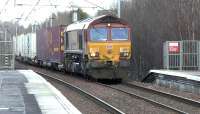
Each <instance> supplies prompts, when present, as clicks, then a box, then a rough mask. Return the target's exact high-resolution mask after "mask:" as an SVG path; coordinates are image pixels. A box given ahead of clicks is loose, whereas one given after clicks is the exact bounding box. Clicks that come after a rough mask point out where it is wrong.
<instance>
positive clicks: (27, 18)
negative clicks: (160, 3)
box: [0, 0, 117, 27]
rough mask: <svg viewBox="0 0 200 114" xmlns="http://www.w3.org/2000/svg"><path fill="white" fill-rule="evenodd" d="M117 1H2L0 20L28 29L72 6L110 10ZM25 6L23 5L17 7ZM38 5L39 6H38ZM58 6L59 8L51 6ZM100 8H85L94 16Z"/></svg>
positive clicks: (0, 2) (0, 3)
mask: <svg viewBox="0 0 200 114" xmlns="http://www.w3.org/2000/svg"><path fill="white" fill-rule="evenodd" d="M116 1H117V0H0V20H1V21H12V22H15V21H17V19H16V18H18V20H19V24H21V25H24V26H25V27H27V26H28V25H29V24H34V23H41V22H42V21H44V20H45V19H46V18H48V17H49V16H50V14H51V13H55V12H63V11H66V10H71V8H70V6H72V5H75V6H80V7H94V6H100V7H102V8H104V9H108V8H109V7H110V6H112V5H115V3H116ZM17 4H23V5H17ZM36 4H37V5H36ZM51 5H57V7H54V6H51ZM99 9H100V8H83V10H84V11H86V12H87V13H89V14H90V15H91V16H93V15H94V14H95V13H96V11H97V10H99Z"/></svg>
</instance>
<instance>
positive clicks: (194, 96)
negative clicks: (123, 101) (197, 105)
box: [130, 81, 200, 102]
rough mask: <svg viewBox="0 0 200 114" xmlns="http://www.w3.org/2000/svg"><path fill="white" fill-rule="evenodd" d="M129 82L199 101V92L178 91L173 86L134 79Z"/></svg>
mask: <svg viewBox="0 0 200 114" xmlns="http://www.w3.org/2000/svg"><path fill="white" fill-rule="evenodd" d="M130 83H133V84H136V85H140V86H143V87H147V88H151V89H155V90H159V91H163V92H168V93H171V94H175V95H179V96H182V97H185V98H189V99H193V100H195V101H199V102H200V95H199V94H195V93H190V92H185V91H178V90H176V89H174V88H167V87H161V86H159V85H155V84H150V83H140V82H136V81H133V82H130Z"/></svg>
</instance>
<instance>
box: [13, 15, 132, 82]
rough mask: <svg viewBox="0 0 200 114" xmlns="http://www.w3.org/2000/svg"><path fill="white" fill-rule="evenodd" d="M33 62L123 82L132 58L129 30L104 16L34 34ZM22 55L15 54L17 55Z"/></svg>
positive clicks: (128, 27)
mask: <svg viewBox="0 0 200 114" xmlns="http://www.w3.org/2000/svg"><path fill="white" fill-rule="evenodd" d="M36 39H37V40H36V55H35V57H34V59H31V61H34V62H35V63H36V64H38V65H40V66H46V67H50V68H53V69H58V70H64V71H67V72H74V73H80V74H83V75H84V76H92V77H93V78H95V79H125V78H127V76H128V73H129V70H128V69H129V67H130V58H131V46H132V45H131V28H130V26H129V24H128V23H127V22H126V21H124V20H122V19H120V18H117V17H115V16H112V15H103V16H99V17H95V18H88V19H85V20H81V21H77V22H75V23H72V24H70V25H68V26H58V27H51V28H43V29H40V30H38V31H37V32H36ZM20 53H22V52H18V53H17V54H16V55H17V56H22V54H21V55H20Z"/></svg>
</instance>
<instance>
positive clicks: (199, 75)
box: [149, 70, 200, 82]
mask: <svg viewBox="0 0 200 114" xmlns="http://www.w3.org/2000/svg"><path fill="white" fill-rule="evenodd" d="M150 73H158V74H164V75H170V76H177V77H182V78H186V79H189V80H194V81H199V82H200V71H184V70H150V71H149V74H150Z"/></svg>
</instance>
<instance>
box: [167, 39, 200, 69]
mask: <svg viewBox="0 0 200 114" xmlns="http://www.w3.org/2000/svg"><path fill="white" fill-rule="evenodd" d="M163 67H164V68H165V69H171V70H200V41H197V40H183V41H167V42H165V43H164V46H163Z"/></svg>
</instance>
